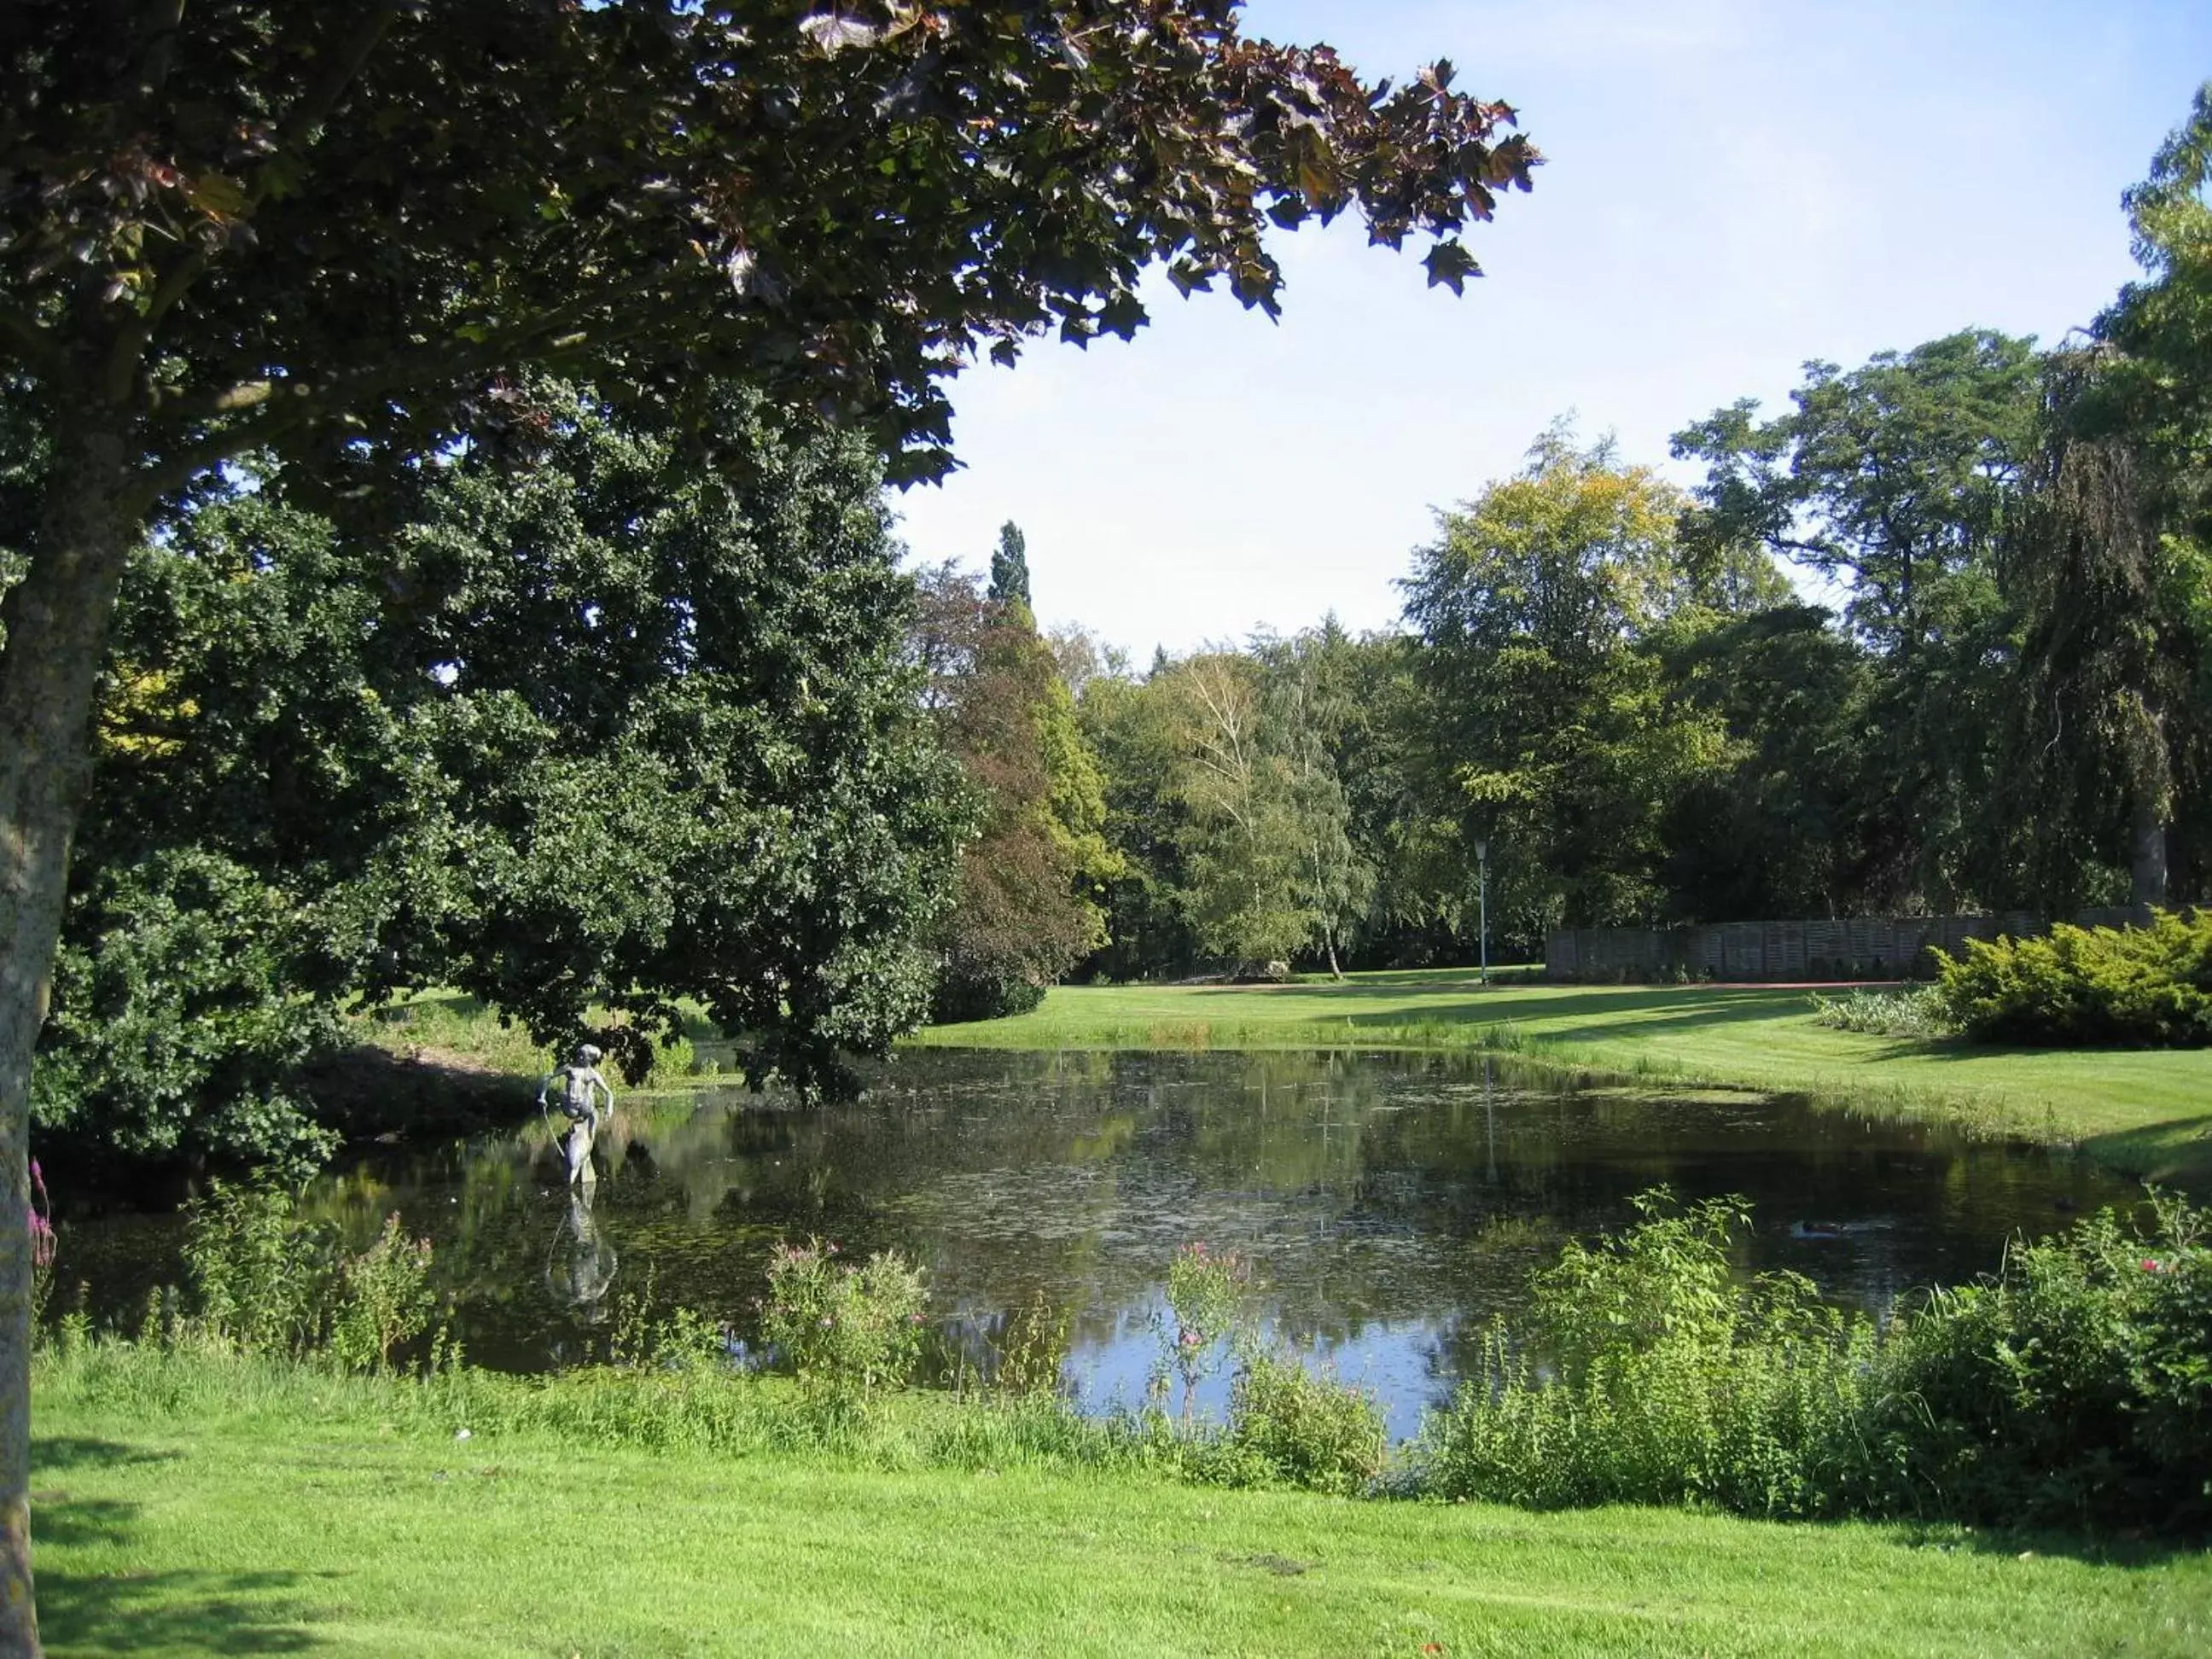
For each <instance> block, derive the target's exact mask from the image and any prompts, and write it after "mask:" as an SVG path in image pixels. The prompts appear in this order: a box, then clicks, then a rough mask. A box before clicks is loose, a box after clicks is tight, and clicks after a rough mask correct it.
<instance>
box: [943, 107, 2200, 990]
mask: <svg viewBox="0 0 2212 1659" xmlns="http://www.w3.org/2000/svg"><path fill="white" fill-rule="evenodd" d="M2208 158H2212V92H2208V93H2205V94H2199V96H2198V98H2197V102H2196V106H2195V108H2194V110H2193V112H2192V115H2191V119H2190V121H2189V122H2188V124H2187V125H2185V126H2184V127H2183V128H2182V129H2181V130H2180V131H2178V132H2177V133H2176V134H2175V135H2174V136H2173V137H2172V139H2171V140H2170V141H2169V143H2167V144H2166V147H2165V148H2164V149H2162V150H2161V151H2160V154H2159V155H2158V156H2157V157H2156V158H2155V160H2154V165H2153V168H2152V171H2151V174H2150V177H2149V178H2148V180H2147V181H2146V182H2145V183H2143V184H2142V185H2139V186H2138V187H2136V189H2135V190H2133V191H2130V192H2129V194H2128V196H2127V198H2126V204H2127V207H2128V210H2129V212H2130V220H2131V223H2132V225H2133V228H2134V232H2135V249H2136V254H2137V256H2138V258H2139V259H2140V261H2141V263H2142V265H2143V267H2144V275H2143V276H2142V280H2140V281H2138V282H2136V283H2132V284H2130V286H2129V287H2127V288H2126V289H2124V290H2123V291H2122V292H2121V293H2120V294H2119V295H2118V296H2116V298H2115V299H2114V301H2113V302H2112V304H2111V306H2110V307H2107V308H2106V311H2105V312H2104V313H2102V314H2101V315H2100V317H2099V318H2098V319H2096V320H2095V322H2094V324H2093V326H2091V327H2089V328H2087V330H2085V331H2081V333H2080V334H2078V335H2075V336H2070V337H2068V338H2067V339H2065V340H2063V341H2062V342H2060V343H2058V344H2057V345H2056V346H2054V347H2052V348H2051V349H2038V347H2037V344H2036V343H2035V342H2034V341H2033V340H2031V339H2026V338H2019V337H2009V336H2007V335H2004V334H2001V333H1997V332H1995V331H1988V330H1969V331H1961V332H1960V333H1957V334H1954V335H1950V336H1947V337H1943V338H1941V339H1936V340H1931V341H1929V342H1926V343H1923V344H1920V345H1917V346H1915V347H1912V348H1911V349H1901V350H1896V351H1885V352H1881V353H1879V354H1877V355H1875V356H1874V357H1872V358H1870V359H1869V361H1868V362H1864V363H1863V364H1860V365H1858V366H1857V367H1855V368H1844V367H1841V366H1839V365H1836V364H1832V363H1825V362H1814V363H1808V364H1807V365H1806V366H1805V369H1804V373H1803V377H1802V381H1801V383H1800V384H1799V385H1798V386H1797V387H1796V389H1795V391H1794V392H1792V393H1791V394H1790V402H1789V406H1788V407H1787V408H1786V409H1783V410H1775V411H1765V410H1761V409H1760V408H1759V406H1758V405H1757V404H1756V403H1755V402H1754V401H1753V400H1750V399H1746V400H1742V401H1740V402H1737V403H1735V404H1729V406H1727V407H1725V408H1723V409H1720V410H1715V411H1713V412H1712V413H1711V414H1710V415H1708V416H1705V417H1704V418H1702V419H1700V420H1697V421H1693V422H1690V423H1689V424H1687V425H1686V426H1685V427H1684V428H1682V429H1681V430H1680V432H1678V433H1677V434H1676V435H1674V440H1673V443H1672V453H1673V455H1674V458H1675V459H1678V460H1680V461H1686V462H1689V463H1692V465H1694V466H1695V467H1696V468H1697V469H1698V470H1699V471H1700V472H1701V474H1702V476H1701V477H1699V478H1698V479H1697V481H1696V482H1695V483H1693V484H1692V485H1691V486H1690V487H1689V488H1687V489H1683V488H1680V487H1677V486H1676V485H1674V484H1673V483H1669V482H1668V481H1667V479H1666V478H1664V477H1662V476H1661V474H1660V473H1659V472H1658V471H1656V470H1655V469H1654V468H1653V467H1652V466H1650V465H1645V464H1642V463H1638V462H1635V461H1632V460H1631V459H1627V458H1626V457H1624V456H1622V455H1621V454H1620V453H1619V452H1618V449H1617V447H1616V446H1615V445H1614V444H1613V442H1611V441H1607V440H1602V439H1601V440H1597V441H1584V440H1582V439H1579V438H1578V437H1577V435H1576V433H1575V432H1574V430H1573V429H1572V428H1571V426H1568V425H1565V424H1559V425H1555V426H1554V427H1553V428H1550V429H1549V430H1547V431H1546V432H1545V433H1544V434H1543V435H1541V436H1540V437H1539V438H1538V439H1537V441H1535V443H1534V447H1532V448H1531V450H1530V452H1529V454H1528V459H1527V463H1526V465H1524V466H1523V467H1522V469H1521V470H1520V471H1518V472H1516V474H1515V475H1513V476H1512V477H1508V478H1504V479H1500V480H1498V481H1495V482H1493V483H1491V484H1489V485H1488V486H1487V487H1486V488H1485V489H1482V490H1481V491H1480V493H1479V494H1478V495H1475V496H1474V498H1473V499H1472V500H1470V501H1467V502H1465V503H1463V504H1462V505H1461V506H1460V507H1456V508H1454V509H1452V510H1450V511H1449V512H1444V513H1440V514H1439V515H1438V521H1437V534H1436V537H1435V538H1434V539H1433V540H1432V541H1431V542H1430V543H1429V544H1427V545H1425V546H1424V547H1422V548H1420V549H1419V550H1417V551H1416V552H1415V554H1414V556H1413V568H1412V570H1411V573H1410V574H1408V575H1407V578H1406V579H1405V580H1404V581H1403V582H1402V584H1401V587H1402V591H1403V594H1404V611H1403V620H1402V625H1401V627H1399V628H1397V629H1390V630H1386V631H1383V632H1379V633H1375V634H1370V635H1361V636H1356V637H1355V636H1353V635H1350V634H1348V633H1346V630H1344V629H1342V628H1340V626H1338V625H1337V624H1336V623H1335V622H1334V619H1325V620H1323V621H1322V623H1319V624H1317V625H1316V626H1315V627H1312V628H1310V629H1305V630H1304V631H1302V632H1299V633H1297V634H1295V635H1290V636H1288V637H1276V636H1262V637H1258V638H1255V639H1253V640H1251V641H1248V642H1245V643H1243V644H1242V645H1235V646H1222V647H1215V648H1209V649H1205V650H1200V651H1197V652H1194V653H1190V654H1188V655H1186V656H1183V657H1181V658H1179V659H1169V658H1167V657H1165V656H1164V655H1163V656H1159V657H1158V658H1156V659H1155V660H1154V661H1153V662H1152V664H1151V665H1149V666H1148V667H1146V668H1145V669H1143V670H1141V671H1139V670H1137V669H1135V668H1133V665H1131V664H1130V663H1129V662H1127V660H1126V659H1123V658H1121V656H1119V655H1117V654H1116V653H1115V652H1114V651H1112V650H1111V649H1109V648H1108V647H1104V646H1103V644H1102V643H1101V642H1100V641H1097V640H1096V639H1094V638H1092V637H1091V636H1090V635H1086V634H1085V633H1084V632H1083V631H1082V630H1081V629H1067V630H1064V631H1063V632H1061V633H1060V634H1058V635H1055V636H1054V637H1053V638H1050V639H1046V640H1040V639H1038V638H1037V637H1036V629H1035V625H1034V623H1033V622H1032V621H1031V620H1030V617H1029V613H1028V610H1027V607H1026V605H1025V604H1015V603H997V602H994V600H993V599H992V598H991V595H990V594H989V593H987V592H985V591H984V590H983V588H982V586H981V583H980V582H973V581H971V582H968V583H965V584H963V583H962V582H961V581H960V580H958V579H957V578H955V577H953V576H951V575H950V574H946V573H945V572H938V573H934V574H932V576H931V577H930V578H929V579H928V581H929V583H930V584H932V585H933V592H937V593H939V595H946V594H951V595H956V596H957V598H958V602H959V605H962V606H972V607H973V608H974V612H975V616H976V617H978V618H979V619H984V620H985V623H986V625H987V626H991V627H996V628H999V629H1004V630H1006V631H1007V633H1008V635H1009V637H1010V638H1011V637H1012V636H1015V635H1018V636H1019V637H1020V638H1021V639H1022V640H1024V641H1025V643H1024V647H1023V649H1024V651H1025V652H1026V653H1027V654H1026V655H1024V656H1023V657H1021V659H1020V660H1021V661H1022V662H1023V663H1024V664H1025V665H1026V667H1025V669H1024V671H1025V672H1027V673H1030V674H1031V675H1036V676H1042V675H1043V674H1044V673H1045V665H1046V660H1047V659H1046V653H1048V652H1049V653H1051V656H1052V666H1053V668H1054V671H1055V672H1056V678H1055V679H1054V680H1053V682H1052V684H1051V686H1050V689H1049V695H1048V694H1047V692H1046V691H1044V690H1036V691H1033V692H1026V693H1024V692H1019V691H1017V690H1016V689H1015V687H1014V684H1013V682H1012V681H1011V680H1008V679H1005V678H1000V679H996V680H994V678H993V673H994V671H992V670H990V669H989V668H988V667H987V666H985V665H982V659H980V658H976V659H970V663H971V666H970V668H969V671H968V673H969V679H968V681H967V684H969V686H971V687H972V688H973V689H972V690H969V691H967V692H965V693H963V695H965V696H974V697H976V698H978V699H989V698H993V697H1001V698H1004V697H1012V698H1014V699H1015V700H1017V701H1018V700H1020V699H1022V698H1024V697H1026V698H1027V699H1028V706H1030V707H1031V708H1034V709H1035V710H1036V711H1037V712H1036V722H1037V726H1036V733H1035V734H1033V737H1032V738H1031V739H1030V740H1031V741H1033V742H1034V743H1036V744H1037V745H1038V748H1037V753H1038V754H1039V755H1040V756H1042V755H1043V754H1044V753H1045V752H1046V751H1047V750H1050V751H1051V752H1053V753H1054V755H1056V756H1057V757H1058V758H1057V759H1056V760H1055V761H1054V763H1053V764H1052V765H1050V766H1040V767H1038V768H1036V769H1032V771H1031V772H1030V773H1029V774H1027V775H1026V777H1025V779H1018V778H1016V777H1014V776H1012V775H1003V776H1000V778H999V779H998V780H997V781H993V782H991V783H990V787H991V789H992V791H993V792H994V794H995V797H996V798H997V799H999V800H1000V805H999V807H998V808H997V809H996V811H997V814H998V817H997V819H996V822H997V823H998V824H999V825H1000V828H999V829H998V831H997V832H996V833H997V834H998V835H999V836H1000V841H999V842H998V843H997V847H996V849H995V850H994V853H993V854H992V856H991V860H990V862H991V863H992V864H993V866H994V867H995V868H997V869H999V870H1008V869H1012V868H1015V867H1025V868H1029V869H1030V870H1032V871H1043V870H1046V869H1048V867H1050V866H1051V865H1052V862H1053V860H1054V859H1058V860H1059V864H1058V867H1057V870H1056V875H1057V877H1058V879H1057V880H1056V881H1046V882H1044V883H1043V884H1042V888H1044V889H1049V896H1047V895H1046V893H1045V892H1044V891H1043V890H1040V891H1039V892H1038V893H1037V894H1036V895H1034V896H1031V897H1030V898H1028V899H1026V900H1024V902H1022V904H1021V905H1020V906H1019V907H1018V908H1019V912H1020V914H1024V915H1028V916H1030V917H1031V918H1034V919H1036V925H1035V926H1034V927H1031V928H1030V929H1028V930H1025V931H1022V932H1021V937H1020V943H1019V945H1018V948H1008V947H1006V946H1003V945H1000V944H998V943H996V942H995V940H996V939H997V937H998V933H999V930H1000V918H1001V917H1002V916H1003V915H1006V914H1010V912H1008V911H1006V909H1005V908H1004V907H1003V906H1001V905H1000V903H999V898H1000V893H999V890H998V889H997V888H994V886H993V883H994V882H1003V881H1004V880H1005V879H1006V878H1004V877H1002V876H992V877H983V876H981V875H976V874H970V875H969V876H967V877H964V878H963V885H962V888H961V897H960V900H959V902H958V904H957V906H956V908H955V911H954V914H953V915H952V917H951V920H950V921H949V922H948V924H947V926H948V927H949V928H950V930H951V936H952V937H954V938H955V939H958V940H960V941H961V948H962V949H963V951H965V952H966V957H965V960H966V961H967V962H968V963H969V966H968V967H967V968H966V969H964V970H963V971H964V972H966V973H967V974H968V975H969V977H970V979H971V980H972V979H974V978H975V977H976V975H977V969H976V967H975V964H976V963H981V962H984V961H992V962H995V963H998V964H999V966H998V967H997V969H994V970H993V972H992V973H991V974H987V975H983V977H985V978H987V979H990V980H991V981H992V982H993V983H994V984H995V985H996V986H997V987H999V994H998V995H997V996H996V997H995V998H994V999H990V1000H986V1001H984V1002H982V1003H979V1002H978V1001H977V1000H976V999H975V998H974V997H973V996H969V998H967V999H966V1000H963V1002H962V1003H961V1005H960V1006H958V1007H957V1008H940V1010H939V1012H940V1013H941V1014H945V1015H947V1016H952V1017H965V1016H968V1015H971V1014H973V1013H975V1012H1010V1011H1013V1010H1017V1009H1018V1008H1020V1007H1023V1006H1028V1005H1029V1004H1030V1002H1031V1001H1033V1000H1034V999H1035V997H1036V995H1037V994H1041V987H1042V984H1043V983H1044V982H1046V981H1048V979H1050V978H1052V977H1055V976H1057V975H1060V974H1070V975H1078V976H1095V977H1103V978H1112V979H1124V978H1137V977H1168V978H1173V977H1176V976H1181V975H1194V974H1199V973H1202V972H1221V971H1230V972H1240V971H1241V972H1246V973H1254V972H1261V971H1264V970H1265V969H1266V967H1267V964H1269V963H1295V964H1297V965H1299V966H1302V967H1309V968H1327V969H1338V968H1341V967H1346V966H1352V965H1358V966H1362V967H1381V966H1390V965H1417V964H1428V963H1463V962H1468V961H1471V960H1472V959H1473V958H1474V954H1475V952H1476V950H1477V940H1476V937H1475V932H1476V928H1477V926H1478V921H1477V914H1476V913H1477V909H1478V882H1479V881H1480V862H1481V860H1480V859H1479V857H1478V848H1482V847H1484V846H1486V848H1487V851H1488V866H1489V872H1490V889H1489V894H1490V915H1491V918H1492V930H1493V938H1494V939H1496V940H1497V942H1498V945H1500V946H1501V947H1502V949H1503V950H1504V951H1505V952H1506V953H1508V954H1513V955H1523V956H1526V955H1531V954H1535V953H1538V952H1540V951H1541V946H1542V940H1543V935H1544V933H1545V932H1546V930H1547V929H1548V928H1552V927H1563V926H1579V927H1604V926H1630V925H1636V926H1642V925H1654V924H1665V923H1674V922H1690V921H1741V920H1750V919H1756V918H1765V917H1787V916H1834V915H1854V914H1878V913H1883V912H1902V913H1942V912H1954V911H1977V910H2000V909H2009V908H2029V909H2037V910H2042V911H2046V912H2049V913H2051V914H2054V915H2067V914H2070V913H2072V912H2073V911H2075V910H2077V909H2080V908H2084V907H2089V906H2105V905H2124V904H2129V903H2135V904H2150V905H2160V904H2176V903H2186V902H2198V901H2201V900H2202V899H2203V898H2204V896H2205V895H2206V892H2207V889H2208V884H2212V353H2208V350H2207V342H2208V341H2212V208H2208V206H2207V204H2206V200H2205V194H2204V189H2205V181H2206V177H2207V168H2208V165H2212V160H2209V159H2208ZM1008 534H1009V536H1010V538H1018V532H1016V531H1014V530H1013V527H1012V526H1009V527H1008ZM1793 569H1794V570H1796V571H1797V572H1800V573H1803V574H1805V575H1806V576H1807V577H1808V578H1809V580H1808V582H1807V583H1806V584H1805V587H1806V588H1807V589H1809V591H1810V592H1811V593H1812V594H1813V596H1814V597H1813V598H1812V599H1808V598H1807V597H1806V596H1805V592H1804V591H1802V590H1801V587H1800V586H1799V585H1798V584H1797V583H1794V582H1793V581H1792V580H1790V571H1791V570H1793ZM993 591H994V592H995V591H996V590H995V588H994V590H993ZM1816 600H1817V601H1819V602H1815V601H1816ZM1007 660H1008V661H1009V662H1011V661H1012V660H1013V659H1012V658H1011V657H1009V658H1008V659H1007ZM1038 684H1039V685H1040V686H1042V685H1043V684H1044V681H1043V680H1042V678H1040V679H1039V681H1038ZM954 700H955V701H957V698H955V699H954ZM1069 702H1073V706H1074V709H1075V714H1076V720H1075V726H1076V730H1077V732H1079V736H1080V738H1081V741H1082V743H1083V744H1084V745H1085V748H1086V749H1087V753H1085V754H1081V755H1076V754H1072V753H1070V752H1069V751H1068V750H1067V748H1066V743H1067V739H1066V736H1065V735H1064V728H1065V726H1066V723H1067V722H1066V704H1067V703H1069ZM1047 726H1052V727H1053V729H1054V731H1055V732H1060V733H1061V735H1058V736H1055V737H1054V738H1050V739H1047V738H1045V737H1044V735H1043V733H1044V731H1045V729H1046V727H1047ZM948 737H949V740H950V743H951V747H952V748H953V749H954V750H955V751H956V752H959V753H962V754H963V756H965V757H967V759H968V764H969V771H970V773H971V775H975V776H976V777H977V778H978V779H979V780H983V781H989V780H987V777H986V775H987V772H988V769H989V767H990V765H991V764H994V763H995V762H994V761H990V760H987V759H986V757H984V756H983V753H982V751H981V750H978V749H977V748H976V747H975V744H973V743H972V742H971V741H970V740H969V738H966V737H965V736H964V735H963V732H962V730H961V729H960V728H959V727H958V726H957V724H956V725H955V726H953V727H951V728H948ZM1002 752H1003V750H994V751H993V753H994V755H996V754H1000V753H1002ZM1094 775H1095V777H1096V779H1097V787H1095V788H1094V787H1093V784H1092V781H1091V780H1092V779H1093V777H1094ZM1077 777H1080V779H1081V780H1082V783H1081V787H1080V788H1074V787H1069V786H1066V785H1064V784H1063V783H1061V782H1060V781H1058V780H1067V779H1073V778H1077ZM1016 799H1019V800H1021V801H1024V802H1026V803H1028V805H1027V806H1026V807H1024V808H1021V809H1017V808H1015V807H1013V806H1012V805H1009V803H1010V802H1012V801H1014V800H1016ZM1023 811H1028V812H1029V813H1030V818H1029V819H1027V820H1026V821H1024V819H1023V818H1022V812H1023ZM1024 822H1026V823H1027V826H1028V827H1027V828H1026V829H1024V828H1023V827H1022V825H1023V823H1024ZM1024 836H1025V837H1026V839H1024ZM1017 843H1018V844H1019V845H1020V846H1021V848H1023V849H1024V852H1023V854H1022V856H1021V857H1019V858H1010V857H1008V856H1007V854H1008V853H1009V852H1010V851H1011V850H1012V848H1014V846H1015V845H1016V844H1017ZM1024 860H1026V863H1024ZM987 894H988V895H989V897H988V898H986V895H987Z"/></svg>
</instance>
